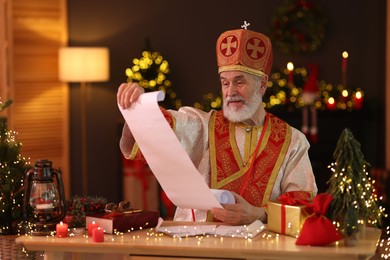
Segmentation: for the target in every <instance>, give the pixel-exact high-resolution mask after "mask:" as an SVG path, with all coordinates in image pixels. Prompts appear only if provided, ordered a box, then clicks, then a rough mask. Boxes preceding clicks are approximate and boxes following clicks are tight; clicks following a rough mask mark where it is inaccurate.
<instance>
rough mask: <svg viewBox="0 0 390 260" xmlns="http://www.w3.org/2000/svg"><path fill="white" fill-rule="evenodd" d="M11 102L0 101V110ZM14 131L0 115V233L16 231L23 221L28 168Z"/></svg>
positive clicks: (13, 232)
mask: <svg viewBox="0 0 390 260" xmlns="http://www.w3.org/2000/svg"><path fill="white" fill-rule="evenodd" d="M11 103H12V101H11V100H7V101H6V102H5V103H2V102H0V112H1V111H3V110H4V109H6V108H7V107H8V106H9V105H10V104H11ZM15 136H16V132H15V131H11V130H8V128H7V117H5V116H0V234H2V235H8V234H15V233H17V232H18V224H19V223H20V222H22V221H23V194H24V189H23V180H24V177H25V173H26V171H27V170H28V169H29V168H30V164H29V162H28V161H27V160H26V159H25V158H24V157H23V156H22V155H21V154H20V149H21V147H22V143H20V142H18V141H16V138H15Z"/></svg>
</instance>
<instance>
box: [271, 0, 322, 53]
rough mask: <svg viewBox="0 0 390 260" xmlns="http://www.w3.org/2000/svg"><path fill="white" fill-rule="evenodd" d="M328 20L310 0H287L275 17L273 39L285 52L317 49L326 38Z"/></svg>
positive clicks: (305, 51) (302, 51) (303, 51)
mask: <svg viewBox="0 0 390 260" xmlns="http://www.w3.org/2000/svg"><path fill="white" fill-rule="evenodd" d="M326 24H327V21H326V19H325V16H324V14H323V13H322V11H321V9H320V8H318V7H317V6H315V5H314V4H312V3H310V2H309V1H308V0H296V1H291V0H287V1H285V2H284V4H283V5H282V6H281V7H280V8H279V9H278V10H277V12H276V16H275V17H274V18H273V27H272V32H271V35H270V37H271V40H272V41H273V43H274V44H275V46H277V47H279V48H280V49H281V50H282V51H283V52H285V53H291V52H295V53H308V52H314V51H316V50H317V49H318V48H319V47H320V46H321V45H322V43H323V40H324V39H325V30H326Z"/></svg>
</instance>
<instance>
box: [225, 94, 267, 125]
mask: <svg viewBox="0 0 390 260" xmlns="http://www.w3.org/2000/svg"><path fill="white" fill-rule="evenodd" d="M238 100H242V97H241V96H239V95H235V96H232V97H228V98H226V100H224V101H223V115H224V116H225V117H226V118H227V119H228V120H229V121H231V122H235V123H237V122H242V121H245V120H248V119H251V118H252V116H253V115H254V114H255V113H256V111H257V109H259V107H260V106H261V105H262V100H263V98H262V96H261V94H260V93H259V87H256V88H255V89H254V91H253V93H252V95H251V97H250V98H249V100H248V101H246V102H244V103H243V106H242V108H240V109H238V110H236V109H234V108H232V107H229V105H228V102H229V101H238Z"/></svg>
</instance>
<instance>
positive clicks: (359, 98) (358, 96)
mask: <svg viewBox="0 0 390 260" xmlns="http://www.w3.org/2000/svg"><path fill="white" fill-rule="evenodd" d="M353 102H354V104H355V109H357V110H359V109H361V108H362V106H363V94H362V92H360V91H357V92H356V93H355V95H354V96H353Z"/></svg>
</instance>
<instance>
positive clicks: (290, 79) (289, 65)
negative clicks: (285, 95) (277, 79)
mask: <svg viewBox="0 0 390 260" xmlns="http://www.w3.org/2000/svg"><path fill="white" fill-rule="evenodd" d="M287 70H288V84H289V85H292V84H294V64H293V63H292V62H291V61H290V62H289V63H287Z"/></svg>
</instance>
